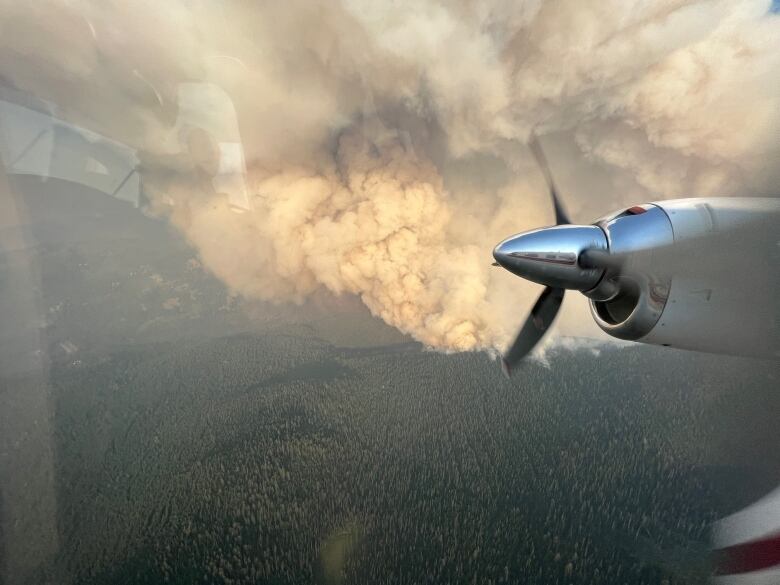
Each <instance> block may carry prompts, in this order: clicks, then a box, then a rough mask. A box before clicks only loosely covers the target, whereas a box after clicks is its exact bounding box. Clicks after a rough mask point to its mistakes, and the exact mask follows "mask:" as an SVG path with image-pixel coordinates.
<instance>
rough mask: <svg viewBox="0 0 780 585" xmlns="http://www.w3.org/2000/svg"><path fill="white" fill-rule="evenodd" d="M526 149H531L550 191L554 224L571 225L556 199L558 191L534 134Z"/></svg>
mask: <svg viewBox="0 0 780 585" xmlns="http://www.w3.org/2000/svg"><path fill="white" fill-rule="evenodd" d="M528 148H530V149H531V154H533V155H534V158H535V159H536V163H537V164H538V165H539V168H540V169H541V171H542V174H543V175H544V180H545V181H547V187H548V188H549V189H550V198H551V199H552V201H553V207H555V224H556V225H561V224H566V223H571V221H570V220H569V216H568V215H567V214H566V210H565V209H564V208H563V205H562V204H561V201H560V199H559V198H558V190H557V189H556V188H555V183H554V182H553V178H552V173H551V172H550V165H549V164H548V163H547V158H546V157H545V156H544V151H543V150H542V145H541V144H539V139H538V138H537V137H536V135H535V134H532V135H531V140H530V141H529V142H528Z"/></svg>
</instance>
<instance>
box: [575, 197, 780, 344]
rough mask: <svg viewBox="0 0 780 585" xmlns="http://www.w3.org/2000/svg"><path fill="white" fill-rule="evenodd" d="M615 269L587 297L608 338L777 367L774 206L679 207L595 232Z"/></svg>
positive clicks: (634, 211)
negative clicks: (762, 360) (771, 362)
mask: <svg viewBox="0 0 780 585" xmlns="http://www.w3.org/2000/svg"><path fill="white" fill-rule="evenodd" d="M597 225H598V226H599V227H601V229H602V230H604V233H605V234H606V236H607V242H608V247H609V254H610V257H611V258H613V259H615V262H614V263H613V264H611V265H610V266H609V267H608V268H607V270H606V271H605V274H604V276H603V277H602V279H601V281H600V282H599V283H598V285H597V286H596V287H594V288H593V289H592V290H590V291H586V292H585V293H584V294H585V295H586V296H588V297H590V307H591V314H592V315H593V318H594V320H595V321H596V323H597V324H598V326H599V327H600V328H601V329H602V330H603V331H605V332H606V333H608V334H609V335H611V336H613V337H617V338H620V339H626V340H630V341H638V342H641V343H651V344H655V345H663V346H669V347H677V348H681V349H691V350H699V351H708V352H714V353H728V354H734V355H748V356H760V357H778V356H779V355H780V354H779V353H778V350H780V344H778V331H777V326H778V325H777V324H778V316H780V311H778V305H779V304H778V298H777V297H778V295H777V291H778V278H780V276H778V266H779V265H780V263H778V259H779V258H778V256H779V255H780V254H779V252H780V248H779V247H778V241H777V240H778V225H780V200H777V199H732V198H728V199H726V198H723V199H682V200H675V201H667V202H659V203H653V204H646V205H641V206H635V207H632V208H629V209H627V210H623V211H621V212H619V213H616V214H612V215H611V216H608V217H606V218H604V219H602V220H600V221H598V222H597Z"/></svg>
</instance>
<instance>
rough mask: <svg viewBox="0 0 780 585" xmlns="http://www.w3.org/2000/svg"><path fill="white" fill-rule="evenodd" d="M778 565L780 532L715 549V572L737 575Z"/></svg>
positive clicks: (779, 558)
mask: <svg viewBox="0 0 780 585" xmlns="http://www.w3.org/2000/svg"><path fill="white" fill-rule="evenodd" d="M777 566H780V532H778V533H775V534H772V535H770V536H767V537H765V538H761V539H759V540H752V541H750V542H743V543H741V544H735V545H734V546H729V547H726V548H722V549H720V550H716V551H715V567H716V570H715V574H716V575H738V574H740V573H752V572H754V571H761V570H764V569H771V568H772V567H777Z"/></svg>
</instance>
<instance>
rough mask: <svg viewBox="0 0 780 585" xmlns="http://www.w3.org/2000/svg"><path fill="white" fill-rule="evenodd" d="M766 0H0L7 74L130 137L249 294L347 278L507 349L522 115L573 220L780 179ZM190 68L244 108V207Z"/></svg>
mask: <svg viewBox="0 0 780 585" xmlns="http://www.w3.org/2000/svg"><path fill="white" fill-rule="evenodd" d="M769 4H770V3H769V2H768V1H766V0H710V1H708V2H701V1H692V0H690V1H689V0H643V1H639V0H634V1H628V0H584V1H579V2H566V1H564V0H551V1H546V2H541V1H540V0H526V1H522V2H518V1H509V0H492V1H491V0H461V1H451V2H444V1H436V0H395V1H392V2H391V1H376V2H362V1H359V0H323V1H316V0H292V1H289V2H284V3H282V2H244V1H225V2H218V1H216V0H200V1H195V2H190V1H186V2H185V1H184V0H176V1H170V2H162V3H161V2H151V1H139V2H133V3H114V2H97V1H95V2H88V1H64V0H62V1H56V0H50V1H48V2H42V3H32V4H29V3H28V4H26V5H22V4H19V3H16V2H11V1H10V0H5V1H3V2H0V76H2V80H3V81H4V82H5V83H8V84H12V85H14V86H16V87H18V88H20V89H22V90H24V91H28V92H31V93H33V94H35V95H37V96H39V97H41V98H44V99H47V100H50V101H51V102H53V103H54V104H56V105H57V107H58V109H59V113H60V115H62V116H63V117H66V118H67V119H69V120H72V121H74V122H76V123H81V124H84V125H85V126H88V127H91V128H93V129H95V130H97V131H99V132H102V133H104V134H106V135H108V136H111V137H113V138H115V139H116V140H120V141H123V142H126V143H128V144H130V145H132V146H134V147H136V148H138V149H139V150H140V151H142V152H143V153H144V155H143V158H144V164H145V166H146V168H147V169H152V170H151V171H149V176H148V177H147V182H148V192H149V194H150V197H151V202H150V205H149V207H150V210H151V211H152V212H154V213H158V214H161V215H165V216H167V217H169V218H170V220H171V221H172V222H173V224H174V225H175V226H176V227H177V228H178V229H180V230H181V231H182V232H183V233H184V234H185V235H186V237H187V238H188V240H189V241H190V242H191V243H192V245H193V246H194V247H195V248H196V249H197V250H198V253H199V254H200V256H201V258H202V261H203V264H204V266H205V267H207V268H208V269H209V270H210V271H211V272H213V273H214V274H216V275H217V276H218V277H219V278H221V279H222V280H223V281H224V282H225V283H226V284H227V285H228V286H229V287H230V288H231V289H233V290H234V291H235V292H237V293H239V294H241V295H244V296H246V297H247V298H257V299H263V300H269V301H281V302H289V301H301V300H303V299H305V298H306V297H307V296H308V295H310V294H312V293H313V292H315V291H317V290H322V289H325V290H327V291H330V292H332V293H334V294H351V295H356V296H358V297H359V298H360V299H362V301H363V302H364V303H365V304H366V306H367V307H368V308H369V309H370V310H371V312H372V313H373V314H375V315H377V316H378V317H380V318H382V319H383V320H384V321H385V322H387V323H389V324H391V325H393V326H395V327H397V328H399V329H400V330H402V331H404V332H407V333H409V334H411V335H412V336H413V337H415V338H416V339H418V340H420V341H422V342H424V343H425V344H427V345H429V346H431V347H436V348H443V349H453V350H466V349H476V348H497V347H499V348H500V347H502V346H503V345H504V344H505V343H506V342H507V341H508V339H509V337H510V336H511V335H512V333H513V331H514V330H515V328H516V326H517V325H518V323H519V322H520V321H521V320H522V319H523V318H524V315H525V314H526V313H527V310H528V309H529V307H530V305H531V304H532V303H533V300H534V299H535V296H536V294H537V288H536V287H534V286H532V285H530V284H527V283H522V282H520V281H519V279H516V278H513V277H511V276H509V275H508V274H505V273H504V272H503V271H501V270H499V269H495V268H491V267H490V263H491V261H492V258H491V255H490V252H491V249H492V247H493V245H494V244H495V243H496V242H498V241H499V240H501V239H503V238H504V237H506V236H508V235H510V234H512V233H516V232H518V231H522V230H524V229H529V228H531V227H536V226H538V225H545V224H549V223H550V222H551V221H552V210H551V206H550V202H549V201H548V200H547V198H546V195H545V190H544V186H543V182H542V180H541V177H540V175H539V173H538V169H536V168H535V167H534V166H533V164H532V162H531V159H530V157H529V155H528V152H527V149H526V148H525V144H526V142H527V140H528V137H529V136H530V134H531V133H532V132H534V133H536V134H538V135H540V136H542V142H543V144H544V146H545V148H546V149H547V150H548V158H549V159H550V161H551V164H552V166H553V167H554V171H555V172H556V179H557V180H558V182H559V183H560V185H559V186H560V187H561V191H562V192H563V198H564V200H565V203H566V205H567V207H568V208H569V211H570V215H572V216H573V217H574V218H576V219H578V220H581V221H582V222H583V223H586V222H589V221H592V220H593V219H594V218H595V217H598V216H600V215H603V214H604V213H606V212H607V211H609V210H611V209H613V208H617V207H619V206H622V205H625V204H629V203H637V202H641V201H648V200H654V199H664V198H672V197H690V196H710V195H736V196H739V195H772V194H773V190H774V189H775V186H776V184H777V179H778V178H779V175H780V173H778V169H779V168H780V167H778V164H777V156H778V154H779V153H780V85H778V80H779V79H780V18H779V17H777V16H774V15H772V14H770V12H769ZM187 82H189V83H192V82H208V83H211V84H214V85H215V86H217V87H219V88H221V91H224V92H225V93H226V95H227V96H229V98H230V101H231V102H232V104H233V106H234V108H235V111H236V116H237V118H238V121H239V128H238V131H239V132H240V140H241V143H242V144H243V150H244V154H245V157H246V162H247V187H248V211H245V212H244V213H236V211H235V209H233V208H232V207H231V205H230V203H229V201H230V198H229V197H228V196H226V194H225V193H223V192H219V191H218V190H216V189H213V188H210V187H209V186H208V185H209V183H208V181H207V180H205V179H209V178H211V177H213V176H214V175H215V174H216V172H217V167H218V166H219V163H218V160H217V159H216V158H215V157H216V154H215V153H216V150H215V149H216V146H215V144H214V142H213V139H209V138H208V137H205V138H202V140H201V139H198V135H197V134H190V135H189V136H187V137H182V136H181V135H178V136H175V137H174V138H171V132H172V131H171V128H172V127H173V126H174V121H175V119H176V116H177V88H178V87H180V84H182V83H187ZM204 107H206V108H207V105H206V106H204ZM176 140H179V141H180V144H177V145H176V148H174V147H173V146H171V145H172V141H173V142H176ZM182 145H183V146H184V147H186V148H187V149H188V151H187V152H189V158H188V159H187V161H185V163H182V162H181V161H180V160H179V159H176V158H175V157H173V155H172V153H173V152H175V151H176V150H177V149H178V150H181V147H182ZM172 161H173V162H172ZM177 165H178V166H177ZM182 165H184V166H185V167H186V169H185V170H186V171H187V173H179V175H177V174H176V173H175V172H171V169H172V168H173V169H174V170H178V171H181V168H180V167H181V166H182ZM161 169H163V170H165V169H167V171H168V173H167V174H166V173H165V172H163V171H162V170H161ZM184 175H186V176H187V177H189V178H187V179H186V180H185V179H182V178H181V176H184ZM160 177H163V178H160ZM177 177H178V178H177ZM192 177H200V178H204V177H205V179H204V180H195V179H192ZM775 193H776V191H775ZM227 195H229V194H227ZM572 296H574V295H570V297H572ZM567 302H569V301H568V300H567ZM564 321H565V322H564V324H563V325H564V326H565V327H564V331H567V332H580V333H581V332H582V331H588V332H589V333H592V332H593V329H582V321H584V320H583V319H572V318H568V319H564Z"/></svg>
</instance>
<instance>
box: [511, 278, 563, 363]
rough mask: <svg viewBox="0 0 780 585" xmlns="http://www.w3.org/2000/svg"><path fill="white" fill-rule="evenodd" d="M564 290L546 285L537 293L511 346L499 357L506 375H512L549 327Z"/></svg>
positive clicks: (556, 312)
mask: <svg viewBox="0 0 780 585" xmlns="http://www.w3.org/2000/svg"><path fill="white" fill-rule="evenodd" d="M564 292H565V289H562V288H553V287H551V286H547V287H545V289H544V290H543V291H542V294H541V295H539V298H538V299H537V300H536V303H535V304H534V308H533V309H531V314H530V315H529V316H528V319H526V321H525V323H524V324H523V327H522V328H521V329H520V332H519V333H518V334H517V337H516V338H515V340H514V342H512V346H511V347H510V348H509V350H507V352H506V353H505V354H504V356H503V358H501V367H502V368H503V370H504V374H505V375H506V376H507V377H509V376H511V375H512V369H513V368H514V367H515V366H516V365H517V364H518V362H520V360H522V359H523V358H524V357H525V356H526V355H528V354H529V353H530V351H531V350H532V349H533V348H534V347H536V344H537V343H539V341H540V340H541V339H542V337H543V336H544V334H545V332H546V331H547V330H548V329H549V328H550V325H552V323H553V321H554V320H555V317H556V315H558V310H559V309H560V308H561V303H563V294H564Z"/></svg>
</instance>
